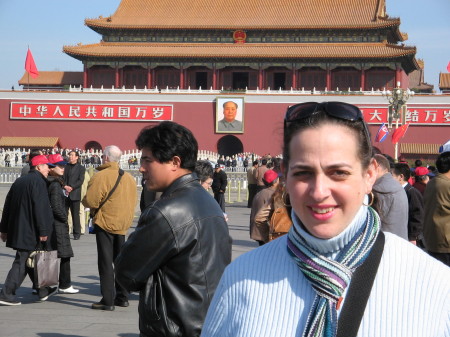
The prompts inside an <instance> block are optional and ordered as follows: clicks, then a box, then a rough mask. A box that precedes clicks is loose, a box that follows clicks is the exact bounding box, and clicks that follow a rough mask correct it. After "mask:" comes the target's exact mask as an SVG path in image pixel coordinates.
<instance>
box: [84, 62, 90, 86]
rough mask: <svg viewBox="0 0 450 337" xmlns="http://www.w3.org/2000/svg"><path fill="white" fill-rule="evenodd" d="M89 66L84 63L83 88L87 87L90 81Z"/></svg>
mask: <svg viewBox="0 0 450 337" xmlns="http://www.w3.org/2000/svg"><path fill="white" fill-rule="evenodd" d="M88 71H89V69H88V67H87V65H86V64H84V69H83V88H87V87H88V85H89V83H88Z"/></svg>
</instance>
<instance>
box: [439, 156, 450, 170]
mask: <svg viewBox="0 0 450 337" xmlns="http://www.w3.org/2000/svg"><path fill="white" fill-rule="evenodd" d="M436 167H437V169H438V172H439V173H447V172H448V171H450V151H448V152H442V153H441V154H440V155H439V157H438V159H437V160H436Z"/></svg>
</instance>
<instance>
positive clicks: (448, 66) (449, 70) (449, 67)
mask: <svg viewBox="0 0 450 337" xmlns="http://www.w3.org/2000/svg"><path fill="white" fill-rule="evenodd" d="M447 71H448V72H449V73H450V62H449V63H448V64H447Z"/></svg>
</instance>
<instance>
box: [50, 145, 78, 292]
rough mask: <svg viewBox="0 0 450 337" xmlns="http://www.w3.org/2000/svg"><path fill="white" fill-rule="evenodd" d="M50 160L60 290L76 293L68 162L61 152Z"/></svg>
mask: <svg viewBox="0 0 450 337" xmlns="http://www.w3.org/2000/svg"><path fill="white" fill-rule="evenodd" d="M48 161H49V162H50V163H52V164H53V165H55V167H53V168H51V169H50V173H49V177H48V178H47V180H48V182H49V185H48V194H49V197H50V204H51V205H52V211H53V217H54V219H55V221H54V227H55V234H56V249H57V251H58V257H59V258H60V259H61V261H60V265H59V292H60V293H63V294H76V293H78V292H79V290H78V289H74V288H73V287H72V280H71V278H70V258H71V257H73V250H72V245H71V243H70V236H69V224H68V223H67V210H66V199H67V193H65V191H64V179H63V175H64V168H65V167H66V165H67V162H66V161H65V160H64V158H63V157H62V156H61V155H60V154H59V153H57V154H51V155H49V156H48Z"/></svg>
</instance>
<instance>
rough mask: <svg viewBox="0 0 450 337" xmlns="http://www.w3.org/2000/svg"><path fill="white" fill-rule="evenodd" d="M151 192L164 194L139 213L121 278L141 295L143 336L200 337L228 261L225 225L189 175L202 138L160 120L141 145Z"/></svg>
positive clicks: (120, 265)
mask: <svg viewBox="0 0 450 337" xmlns="http://www.w3.org/2000/svg"><path fill="white" fill-rule="evenodd" d="M136 145H137V146H138V148H140V149H141V150H142V157H141V167H140V172H141V173H142V175H143V179H145V181H146V188H148V189H150V190H152V191H157V192H163V193H162V195H161V198H160V199H159V200H157V201H155V202H154V203H153V204H151V205H149V206H148V207H147V208H146V209H145V211H144V212H143V213H142V214H141V217H140V219H139V223H138V226H137V228H136V230H135V231H134V233H132V234H131V235H130V237H129V238H128V240H127V242H126V243H125V244H124V246H123V247H122V250H121V252H120V255H119V256H118V258H117V259H116V261H115V268H116V269H115V271H116V277H117V280H118V281H119V283H121V284H122V286H124V287H125V288H126V289H128V290H129V291H140V300H139V329H140V331H141V334H140V336H142V337H145V336H166V337H170V336H189V337H195V336H200V333H201V328H202V326H203V321H204V319H205V316H206V312H207V310H208V306H209V303H210V302H211V299H212V297H213V295H214V292H215V290H216V287H217V285H218V283H219V279H220V277H221V275H222V273H223V271H224V269H225V267H226V266H227V265H228V264H229V263H230V261H231V244H230V240H229V233H228V227H227V224H226V221H225V219H224V217H223V213H222V210H221V209H220V207H219V205H218V204H217V202H216V201H215V200H214V199H213V198H211V196H210V195H209V193H208V192H207V191H206V190H205V189H204V188H203V187H202V186H201V185H200V183H199V180H198V177H197V175H196V174H195V173H192V172H193V171H194V169H195V164H196V160H197V148H198V145H197V141H196V140H195V138H194V136H193V135H192V133H191V132H190V131H189V130H188V129H186V128H185V127H183V126H181V125H179V124H176V123H173V122H162V123H161V124H159V125H158V126H155V127H152V128H145V129H143V130H142V131H141V133H140V135H139V136H138V138H137V140H136Z"/></svg>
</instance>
